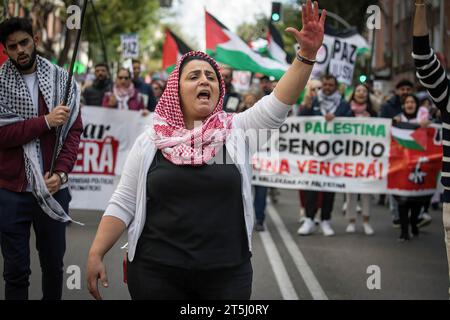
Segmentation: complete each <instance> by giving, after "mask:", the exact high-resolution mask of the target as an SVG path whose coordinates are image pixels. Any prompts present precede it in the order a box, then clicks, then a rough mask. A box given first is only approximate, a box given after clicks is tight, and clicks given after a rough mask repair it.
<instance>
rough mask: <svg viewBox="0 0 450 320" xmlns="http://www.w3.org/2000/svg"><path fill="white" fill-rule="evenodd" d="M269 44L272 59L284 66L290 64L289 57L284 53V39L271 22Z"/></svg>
mask: <svg viewBox="0 0 450 320" xmlns="http://www.w3.org/2000/svg"><path fill="white" fill-rule="evenodd" d="M267 42H268V45H267V49H268V51H269V55H270V57H271V58H273V59H275V60H277V61H278V62H280V63H282V64H288V55H287V53H286V51H284V43H283V38H282V37H281V34H280V32H278V30H277V28H275V26H274V25H273V24H272V23H271V22H269V29H268V30H267Z"/></svg>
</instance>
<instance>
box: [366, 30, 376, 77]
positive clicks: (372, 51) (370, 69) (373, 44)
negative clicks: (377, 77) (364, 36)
mask: <svg viewBox="0 0 450 320" xmlns="http://www.w3.org/2000/svg"><path fill="white" fill-rule="evenodd" d="M375 41H376V29H375V28H373V30H372V48H371V49H370V62H369V68H368V70H369V71H368V75H367V78H368V79H369V80H373V79H372V67H373V58H374V57H375V54H374V52H375Z"/></svg>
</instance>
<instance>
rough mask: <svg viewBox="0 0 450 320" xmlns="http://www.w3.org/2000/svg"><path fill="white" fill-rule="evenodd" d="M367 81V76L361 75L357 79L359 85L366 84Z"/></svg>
mask: <svg viewBox="0 0 450 320" xmlns="http://www.w3.org/2000/svg"><path fill="white" fill-rule="evenodd" d="M366 81H367V76H366V75H364V74H363V75H361V76H360V77H359V82H361V83H364V82H366Z"/></svg>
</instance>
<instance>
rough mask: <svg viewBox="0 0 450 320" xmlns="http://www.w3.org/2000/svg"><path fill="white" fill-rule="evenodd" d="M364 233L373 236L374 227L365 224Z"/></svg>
mask: <svg viewBox="0 0 450 320" xmlns="http://www.w3.org/2000/svg"><path fill="white" fill-rule="evenodd" d="M363 228H364V233H365V234H366V235H368V236H371V235H373V234H374V233H375V232H374V231H373V229H372V226H371V225H370V224H368V223H367V222H364V223H363Z"/></svg>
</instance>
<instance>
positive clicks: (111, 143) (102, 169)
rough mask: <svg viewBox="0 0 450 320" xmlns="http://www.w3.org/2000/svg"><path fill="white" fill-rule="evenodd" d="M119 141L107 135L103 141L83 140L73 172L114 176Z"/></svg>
mask: <svg viewBox="0 0 450 320" xmlns="http://www.w3.org/2000/svg"><path fill="white" fill-rule="evenodd" d="M118 151H119V141H118V140H115V139H114V138H113V137H106V138H105V139H103V140H102V141H98V140H81V142H80V147H79V149H78V155H77V161H76V163H75V167H74V169H73V171H72V173H73V174H99V175H109V176H114V175H115V172H116V164H117V154H118Z"/></svg>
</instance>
